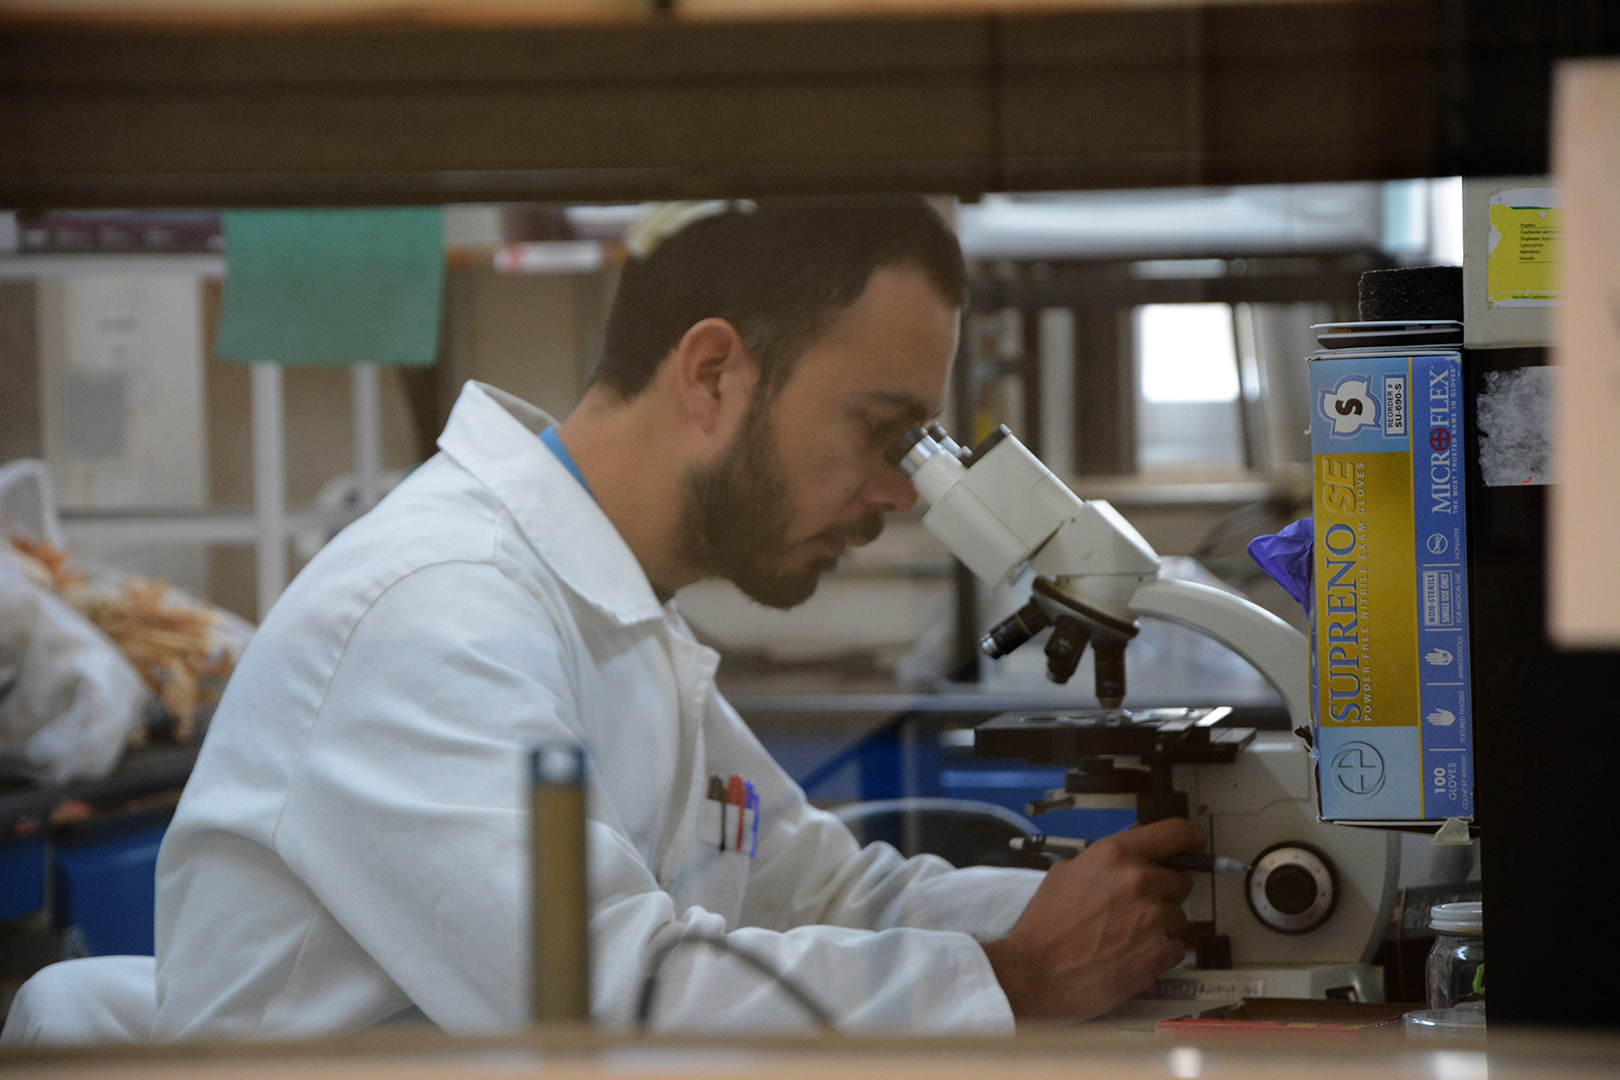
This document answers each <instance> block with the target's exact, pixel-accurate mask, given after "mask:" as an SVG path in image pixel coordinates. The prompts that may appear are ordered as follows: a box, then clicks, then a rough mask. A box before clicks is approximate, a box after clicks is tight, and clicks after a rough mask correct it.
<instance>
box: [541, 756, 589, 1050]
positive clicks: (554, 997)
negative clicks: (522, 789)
mask: <svg viewBox="0 0 1620 1080" xmlns="http://www.w3.org/2000/svg"><path fill="white" fill-rule="evenodd" d="M529 852H530V863H529V865H530V883H531V887H532V890H533V904H532V909H531V920H532V921H531V923H530V943H531V953H530V988H531V997H530V1008H531V1015H532V1017H533V1019H534V1021H535V1022H536V1023H540V1024H544V1023H550V1022H556V1021H574V1022H583V1021H588V1020H590V1016H591V955H590V937H589V934H588V927H589V919H590V910H589V900H588V898H587V893H586V882H585V751H584V750H583V749H582V748H580V747H578V746H574V745H572V744H568V743H547V744H544V745H542V746H538V747H535V749H534V750H533V751H531V752H530V755H529Z"/></svg>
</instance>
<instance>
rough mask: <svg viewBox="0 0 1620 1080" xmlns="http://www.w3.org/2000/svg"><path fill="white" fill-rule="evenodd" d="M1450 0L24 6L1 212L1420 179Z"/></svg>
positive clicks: (14, 47)
mask: <svg viewBox="0 0 1620 1080" xmlns="http://www.w3.org/2000/svg"><path fill="white" fill-rule="evenodd" d="M1448 2H1454V0H1324V2H1319V3H1226V4H1210V5H1184V4H1182V5H1173V6H1171V7H1168V8H1143V7H1139V6H1135V5H1131V6H1125V7H1119V6H1112V5H1104V6H1099V7H1086V8H1082V9H1077V10H1071V11H1064V12H1059V13H1049V12H1043V11H1034V12H1030V11H1023V10H1011V9H1009V11H1008V12H1007V13H999V14H998V13H992V14H976V15H971V16H937V15H936V16H929V17H897V16H885V17H865V18H853V17H823V18H816V19H799V20H785V19H775V20H769V21H764V20H711V21H702V20H684V21H683V20H672V19H656V20H655V19H637V20H631V21H618V22H599V23H582V24H571V25H553V26H510V25H509V26H484V25H423V24H421V23H412V22H405V23H401V24H398V25H340V26H307V25H305V26H279V25H253V26H246V27H241V26H237V27H220V26H210V25H183V26H169V25H141V26H110V25H103V24H98V23H74V24H51V23H46V24H30V23H16V24H10V25H6V26H3V27H0V206H13V207H48V206H64V207H65V206H140V205H192V206H201V205H206V206H230V205H267V204H281V205H296V204H363V203H438V202H456V201H501V200H531V199H537V200H553V199H556V200H562V199H567V200H576V199H583V200H588V199H640V198H666V197H692V196H711V195H738V194H773V193H793V192H809V191H829V190H833V191H880V190H926V191H940V192H954V193H960V194H966V195H972V194H975V193H979V192H985V191H1015V190H1039V189H1060V188H1103V187H1133V186H1143V185H1185V184H1230V183H1257V182H1270V181H1311V180H1348V179H1385V178H1393V177H1410V176H1422V175H1429V174H1431V173H1433V172H1435V169H1436V164H1437V162H1440V161H1441V160H1442V159H1443V158H1444V153H1443V151H1444V149H1445V147H1444V146H1443V145H1442V138H1441V130H1442V128H1441V125H1440V124H1439V123H1438V122H1437V102H1438V101H1440V100H1442V98H1441V94H1440V91H1439V89H1438V88H1439V86H1440V85H1441V83H1442V81H1443V80H1442V79H1441V74H1442V72H1443V71H1444V70H1445V64H1446V63H1448V62H1451V61H1448V60H1447V58H1446V56H1445V55H1443V54H1442V52H1441V50H1440V49H1439V47H1438V45H1437V38H1436V27H1437V26H1439V25H1442V23H1441V21H1440V20H1439V18H1438V14H1437V13H1438V12H1439V11H1440V10H1441V9H1442V8H1443V7H1445V6H1446V5H1447V3H1448ZM1543 67H1545V64H1543ZM1448 138H1452V139H1453V140H1455V138H1456V136H1455V134H1454V133H1453V134H1452V135H1450V136H1448ZM1479 156H1481V155H1476V157H1479ZM1482 156H1483V160H1484V161H1485V162H1488V161H1489V153H1488V152H1486V153H1484V154H1483V155H1482Z"/></svg>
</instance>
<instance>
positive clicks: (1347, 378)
mask: <svg viewBox="0 0 1620 1080" xmlns="http://www.w3.org/2000/svg"><path fill="white" fill-rule="evenodd" d="M1310 387H1311V456H1312V471H1313V480H1314V483H1313V486H1314V499H1313V502H1314V507H1313V513H1312V518H1313V532H1314V534H1315V554H1314V572H1315V580H1314V582H1313V586H1312V588H1313V596H1312V600H1313V604H1312V613H1311V615H1312V649H1311V676H1312V683H1313V693H1314V700H1313V703H1312V704H1313V708H1314V712H1315V717H1314V736H1315V754H1316V770H1317V781H1318V784H1317V789H1318V793H1319V799H1320V810H1321V814H1322V818H1323V820H1326V821H1343V822H1367V823H1372V824H1383V825H1392V824H1397V823H1400V824H1419V823H1424V822H1435V823H1438V822H1442V821H1445V820H1446V819H1448V818H1462V819H1466V820H1472V818H1473V816H1474V797H1473V789H1474V767H1473V737H1472V730H1471V719H1472V713H1471V709H1470V708H1469V704H1470V702H1469V653H1468V558H1467V555H1468V549H1467V526H1466V523H1465V519H1464V507H1463V499H1464V497H1465V495H1466V492H1467V485H1466V484H1465V482H1464V477H1463V446H1464V443H1465V442H1466V440H1465V439H1464V438H1463V422H1464V421H1463V413H1462V393H1463V379H1462V358H1461V356H1460V354H1459V353H1457V352H1454V351H1449V350H1447V349H1445V348H1437V349H1433V350H1425V349H1422V348H1417V349H1413V348H1410V347H1408V349H1407V351H1396V350H1395V349H1375V348H1362V349H1325V350H1322V351H1320V352H1318V353H1316V354H1315V355H1314V356H1313V357H1312V358H1311V361H1310Z"/></svg>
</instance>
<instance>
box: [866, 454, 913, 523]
mask: <svg viewBox="0 0 1620 1080" xmlns="http://www.w3.org/2000/svg"><path fill="white" fill-rule="evenodd" d="M863 494H864V495H865V498H866V502H867V503H868V504H869V505H870V506H872V507H874V508H876V509H877V510H879V511H881V512H883V513H885V514H902V513H905V512H906V511H907V510H910V509H911V508H912V507H913V506H915V505H917V489H916V488H915V487H913V486H912V483H911V479H910V477H908V476H906V474H905V473H903V472H901V471H900V469H899V467H898V466H896V465H890V464H889V463H888V462H887V461H885V462H882V463H881V464H879V465H878V467H877V470H876V471H875V472H874V473H873V475H872V478H871V480H869V481H867V485H866V491H865V492H864V493H863Z"/></svg>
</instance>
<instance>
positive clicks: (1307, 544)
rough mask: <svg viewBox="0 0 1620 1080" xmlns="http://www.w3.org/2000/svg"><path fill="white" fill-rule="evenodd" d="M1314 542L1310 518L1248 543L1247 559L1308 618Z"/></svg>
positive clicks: (1302, 519) (1301, 519)
mask: <svg viewBox="0 0 1620 1080" xmlns="http://www.w3.org/2000/svg"><path fill="white" fill-rule="evenodd" d="M1315 545H1316V538H1315V533H1314V532H1313V531H1312V529H1311V519H1310V518H1300V519H1299V520H1298V521H1296V522H1294V523H1293V524H1292V525H1288V526H1285V527H1284V528H1283V530H1282V531H1281V532H1276V533H1268V534H1267V535H1265V536H1257V537H1255V538H1254V539H1253V540H1250V541H1249V557H1250V558H1252V559H1254V561H1255V562H1257V563H1259V564H1260V569H1262V570H1264V571H1265V572H1266V573H1267V574H1268V575H1269V576H1270V577H1271V579H1272V580H1273V581H1275V582H1276V583H1277V584H1279V585H1281V586H1282V587H1283V589H1284V590H1285V591H1286V592H1287V593H1288V595H1289V596H1292V597H1293V598H1294V599H1295V600H1297V601H1298V602H1299V605H1300V606H1301V607H1303V608H1304V609H1305V613H1306V614H1307V615H1308V614H1310V610H1311V581H1312V573H1313V567H1314V563H1313V561H1312V558H1313V555H1314V554H1315Z"/></svg>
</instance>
